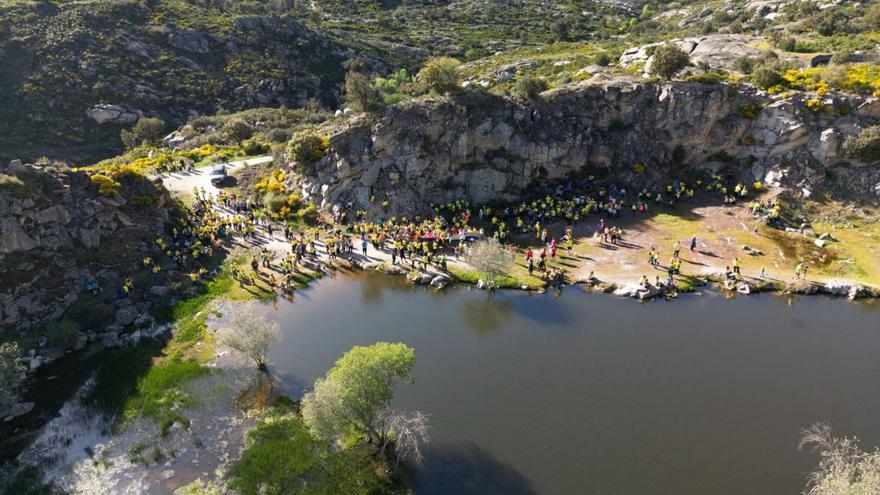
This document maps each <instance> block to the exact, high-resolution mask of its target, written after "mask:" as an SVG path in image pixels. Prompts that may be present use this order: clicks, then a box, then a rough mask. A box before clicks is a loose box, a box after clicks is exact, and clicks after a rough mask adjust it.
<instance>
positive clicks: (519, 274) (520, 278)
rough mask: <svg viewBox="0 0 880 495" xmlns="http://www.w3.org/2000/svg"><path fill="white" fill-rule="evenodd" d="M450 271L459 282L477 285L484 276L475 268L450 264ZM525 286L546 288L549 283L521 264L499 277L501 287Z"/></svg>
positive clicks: (531, 288)
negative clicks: (532, 274)
mask: <svg viewBox="0 0 880 495" xmlns="http://www.w3.org/2000/svg"><path fill="white" fill-rule="evenodd" d="M449 273H450V274H452V276H453V277H455V278H456V279H457V280H458V281H459V282H462V283H465V284H471V285H476V284H477V282H479V280H480V279H481V278H483V277H482V276H481V275H480V274H479V273H478V272H477V271H475V270H469V269H466V268H461V267H457V266H450V267H449ZM523 286H526V287H527V288H528V289H529V290H540V289H543V288H545V287H546V286H547V284H546V282H544V281H543V280H541V279H540V278H538V277H535V276H531V275H529V273H528V270H527V269H526V268H525V266H522V265H520V264H516V265H515V266H514V268H513V269H512V271H511V273H509V274H508V275H507V276H505V277H501V278H500V279H498V288H499V289H522V288H523Z"/></svg>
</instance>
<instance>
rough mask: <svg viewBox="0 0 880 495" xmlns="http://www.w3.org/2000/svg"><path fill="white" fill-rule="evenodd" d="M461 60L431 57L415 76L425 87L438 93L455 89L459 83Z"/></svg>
mask: <svg viewBox="0 0 880 495" xmlns="http://www.w3.org/2000/svg"><path fill="white" fill-rule="evenodd" d="M460 66H461V62H459V61H458V60H456V59H454V58H449V57H438V58H432V59H430V60H428V62H427V63H425V66H424V67H422V70H420V71H419V73H418V76H416V78H417V79H418V80H419V82H420V83H421V84H422V85H424V86H425V88H426V89H428V90H431V91H434V92H436V93H439V94H443V93H449V92H452V91H455V90H457V89H458V88H459V86H460V85H461V69H460Z"/></svg>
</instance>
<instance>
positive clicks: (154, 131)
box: [119, 117, 165, 150]
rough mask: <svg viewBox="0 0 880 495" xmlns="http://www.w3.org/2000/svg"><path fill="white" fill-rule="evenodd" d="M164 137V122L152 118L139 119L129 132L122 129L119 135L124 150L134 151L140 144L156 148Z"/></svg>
mask: <svg viewBox="0 0 880 495" xmlns="http://www.w3.org/2000/svg"><path fill="white" fill-rule="evenodd" d="M164 135H165V121H164V120H162V119H158V118H153V117H145V118H142V119H139V120H138V121H137V123H136V124H135V125H134V127H132V128H131V130H127V129H123V130H122V131H121V132H120V133H119V137H120V139H122V144H123V145H124V146H125V148H126V149H129V150H130V149H134V148H137V147H138V146H140V145H142V144H147V145H150V146H158V145H159V143H161V142H162V137H163V136H164Z"/></svg>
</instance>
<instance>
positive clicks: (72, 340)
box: [46, 318, 81, 350]
mask: <svg viewBox="0 0 880 495" xmlns="http://www.w3.org/2000/svg"><path fill="white" fill-rule="evenodd" d="M79 329H80V327H79V324H78V323H77V322H75V321H73V320H70V319H66V318H65V319H62V320H57V321H53V322H52V323H49V325H48V326H46V339H47V340H48V341H49V345H51V346H52V347H53V348H55V349H60V350H68V349H73V347H74V345H76V340H77V339H78V338H79V336H80V335H81V333H80V331H79Z"/></svg>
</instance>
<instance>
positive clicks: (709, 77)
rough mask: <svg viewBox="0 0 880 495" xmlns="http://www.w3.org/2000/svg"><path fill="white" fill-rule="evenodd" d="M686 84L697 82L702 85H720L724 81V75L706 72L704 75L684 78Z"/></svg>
mask: <svg viewBox="0 0 880 495" xmlns="http://www.w3.org/2000/svg"><path fill="white" fill-rule="evenodd" d="M685 81H688V82H698V83H702V84H721V83H722V82H723V81H724V75H723V74H719V73H718V72H707V73H705V74H694V75H692V76H688V77H686V78H685Z"/></svg>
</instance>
